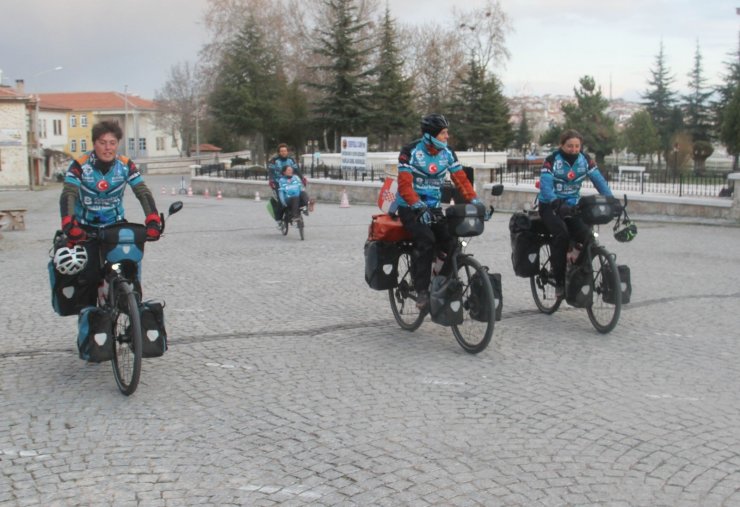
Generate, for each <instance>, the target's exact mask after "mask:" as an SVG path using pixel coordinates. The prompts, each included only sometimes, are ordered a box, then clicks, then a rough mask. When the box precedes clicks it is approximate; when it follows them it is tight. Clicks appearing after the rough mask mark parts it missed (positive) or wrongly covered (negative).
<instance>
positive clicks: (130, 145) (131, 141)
mask: <svg viewBox="0 0 740 507" xmlns="http://www.w3.org/2000/svg"><path fill="white" fill-rule="evenodd" d="M128 151H134V138H133V137H129V138H128Z"/></svg>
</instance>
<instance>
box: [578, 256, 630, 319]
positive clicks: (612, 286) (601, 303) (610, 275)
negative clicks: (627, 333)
mask: <svg viewBox="0 0 740 507" xmlns="http://www.w3.org/2000/svg"><path fill="white" fill-rule="evenodd" d="M591 269H592V270H593V273H592V277H591V280H592V282H591V283H592V284H593V287H592V289H593V296H592V299H591V304H590V305H589V306H588V307H586V311H587V312H588V318H589V320H590V321H591V324H593V326H594V327H595V328H596V330H597V331H598V332H599V333H608V332H609V331H611V330H612V329H614V327H616V325H617V321H619V314H620V312H621V310H622V291H621V290H620V285H621V282H620V281H619V271H617V263H616V261H615V260H614V256H613V255H612V254H610V253H609V252H607V250H606V249H605V248H604V247H601V246H600V247H597V248H595V249H594V255H593V257H592V259H591ZM607 293H608V294H609V295H610V296H611V297H609V296H607V299H608V300H609V301H610V302H607V301H605V300H604V295H605V294H607Z"/></svg>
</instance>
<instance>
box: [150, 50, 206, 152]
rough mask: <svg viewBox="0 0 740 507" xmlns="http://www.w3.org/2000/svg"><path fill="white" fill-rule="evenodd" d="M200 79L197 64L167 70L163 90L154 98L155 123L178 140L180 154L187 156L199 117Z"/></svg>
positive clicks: (176, 66) (201, 93)
mask: <svg viewBox="0 0 740 507" xmlns="http://www.w3.org/2000/svg"><path fill="white" fill-rule="evenodd" d="M202 85H203V79H202V78H201V76H200V75H199V69H198V66H197V65H192V66H191V65H190V63H188V62H184V63H178V64H176V65H174V66H172V67H171V68H170V74H169V78H168V80H167V82H165V84H164V87H163V88H162V89H161V90H158V91H157V92H156V93H155V95H154V101H155V102H156V103H157V106H158V110H159V111H158V113H157V116H156V120H155V121H156V124H157V126H158V127H160V128H161V129H162V130H164V131H165V132H170V133H171V134H172V138H173V139H175V140H177V139H180V146H178V149H179V150H180V154H181V155H183V154H184V155H186V156H188V157H189V156H190V150H191V148H192V147H193V146H194V144H195V130H196V121H197V120H196V117H197V116H199V115H200V111H199V110H200V108H201V105H202V99H200V97H202V96H203V90H202Z"/></svg>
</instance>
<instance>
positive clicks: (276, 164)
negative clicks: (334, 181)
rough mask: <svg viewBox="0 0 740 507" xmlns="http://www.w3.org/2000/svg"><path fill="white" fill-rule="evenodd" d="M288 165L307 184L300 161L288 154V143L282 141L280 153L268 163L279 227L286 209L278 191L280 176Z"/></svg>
mask: <svg viewBox="0 0 740 507" xmlns="http://www.w3.org/2000/svg"><path fill="white" fill-rule="evenodd" d="M286 167H292V168H293V173H295V174H296V175H297V176H298V177H299V178H301V182H302V183H303V186H304V187H305V186H306V179H305V178H304V177H303V175H302V174H301V170H300V167H298V163H296V161H295V159H293V157H289V156H288V145H287V144H285V143H280V144H279V145H278V154H277V155H275V156H274V157H272V158H271V159H270V161H269V162H268V164H267V177H268V180H269V184H270V188H271V189H272V191H273V193H274V199H273V200H272V207H273V210H274V211H275V222H277V225H278V227H280V220H281V218H282V216H283V211H284V210H285V209H284V208H283V206H282V204H281V202H280V196H279V193H278V190H279V186H280V178H281V177H282V175H283V169H285V168H286Z"/></svg>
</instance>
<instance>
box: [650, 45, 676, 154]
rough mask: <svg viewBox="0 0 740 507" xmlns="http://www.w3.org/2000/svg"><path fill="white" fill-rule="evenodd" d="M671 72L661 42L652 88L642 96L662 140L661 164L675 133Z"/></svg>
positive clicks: (652, 76)
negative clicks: (662, 156) (662, 153)
mask: <svg viewBox="0 0 740 507" xmlns="http://www.w3.org/2000/svg"><path fill="white" fill-rule="evenodd" d="M669 72H670V71H669V70H668V68H667V66H666V62H665V56H664V54H663V42H662V41H661V43H660V51H659V52H658V56H657V57H656V59H655V68H654V69H651V70H650V75H651V78H650V80H648V85H649V86H650V87H651V88H649V89H648V90H647V91H646V92H645V95H643V96H642V98H643V99H644V102H643V104H644V105H645V108H646V109H647V111H648V112H649V113H650V116H651V117H652V118H653V124H654V125H655V129H656V130H657V132H658V137H659V138H660V146H661V150H660V151H659V152H658V162H659V163H660V154H661V152H665V151H668V150H670V149H671V137H672V135H673V134H674V132H675V130H672V128H673V127H672V126H671V119H672V117H673V107H674V104H675V102H676V98H675V95H676V94H675V92H674V91H672V90H671V85H672V84H673V77H671V76H670V74H669Z"/></svg>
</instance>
